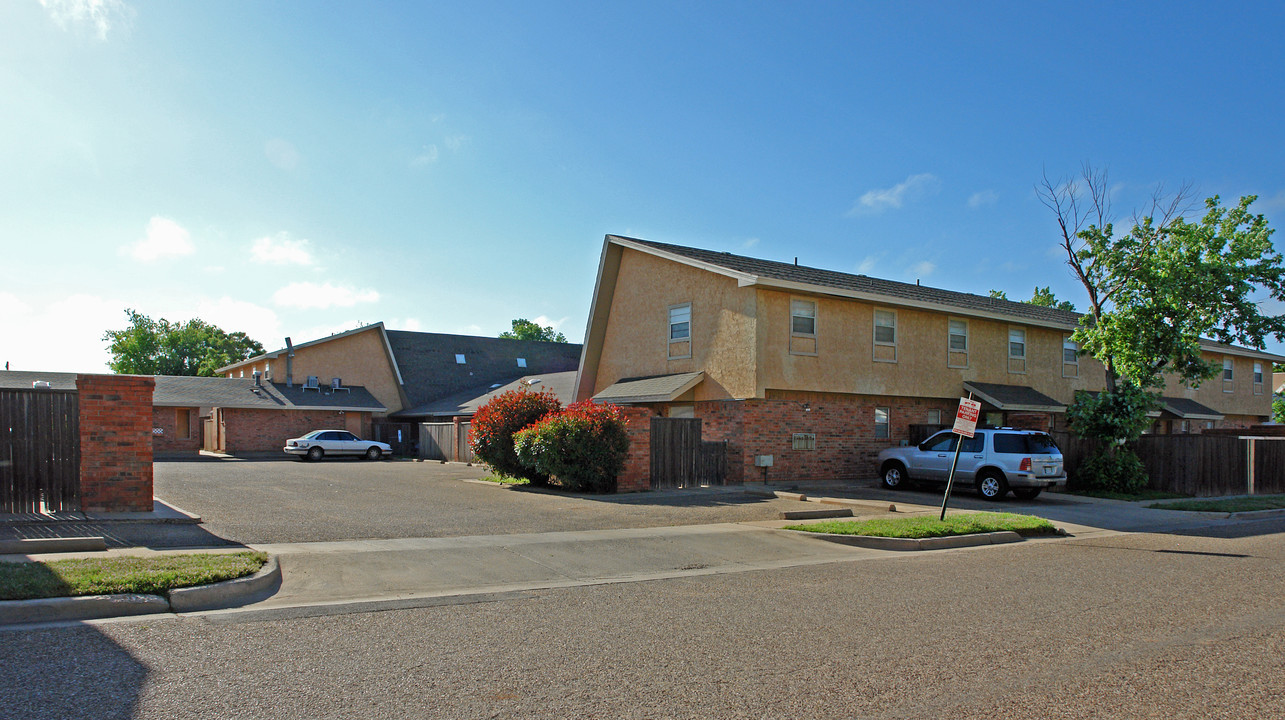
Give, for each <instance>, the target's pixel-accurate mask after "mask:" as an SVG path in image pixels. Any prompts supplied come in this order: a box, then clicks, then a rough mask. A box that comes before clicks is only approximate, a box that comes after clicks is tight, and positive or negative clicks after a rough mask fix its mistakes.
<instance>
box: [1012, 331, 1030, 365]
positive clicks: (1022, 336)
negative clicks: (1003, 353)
mask: <svg viewBox="0 0 1285 720" xmlns="http://www.w3.org/2000/svg"><path fill="white" fill-rule="evenodd" d="M1008 356H1009V357H1010V358H1012V359H1014V360H1018V359H1022V360H1024V359H1026V330H1024V329H1022V328H1009V330H1008Z"/></svg>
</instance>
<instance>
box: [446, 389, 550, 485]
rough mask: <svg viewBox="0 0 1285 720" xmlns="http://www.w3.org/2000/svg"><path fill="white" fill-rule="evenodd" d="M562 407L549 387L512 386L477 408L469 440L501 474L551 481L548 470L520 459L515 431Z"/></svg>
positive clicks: (482, 458)
mask: <svg viewBox="0 0 1285 720" xmlns="http://www.w3.org/2000/svg"><path fill="white" fill-rule="evenodd" d="M561 409H562V403H560V402H558V398H557V397H556V396H554V394H553V393H551V392H548V391H544V392H538V393H534V392H530V391H529V390H510V391H508V392H506V393H502V394H500V395H497V396H495V397H494V398H492V399H491V401H490V402H488V403H487V404H485V405H483V406H482V407H480V408H478V409H477V412H476V413H474V414H473V421H472V422H471V423H470V424H469V432H468V442H469V446H470V447H472V448H473V456H474V457H476V458H477V459H478V460H481V461H482V462H484V463H486V464H487V465H489V466H490V467H491V469H492V470H494V471H495V472H497V473H500V474H501V475H508V476H509V477H515V478H526V479H527V480H530V481H531V482H533V483H544V482H548V479H549V476H548V475H547V474H545V475H542V474H540V473H538V472H536V471H535V470H533V469H531V468H528V467H527V466H525V465H523V464H522V463H521V462H519V461H518V457H517V455H516V454H515V453H514V451H513V434H514V433H516V432H517V431H519V430H521V429H522V428H524V427H526V426H528V425H531V424H532V423H535V422H538V421H539V420H540V419H542V418H544V417H546V416H548V415H550V414H553V413H557V412H558V411H559V410H561Z"/></svg>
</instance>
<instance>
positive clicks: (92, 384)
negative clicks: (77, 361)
mask: <svg viewBox="0 0 1285 720" xmlns="http://www.w3.org/2000/svg"><path fill="white" fill-rule="evenodd" d="M155 386H156V381H155V380H153V379H152V378H150V377H139V376H135V375H77V376H76V389H77V391H78V394H79V404H80V507H81V510H83V511H86V512H127V511H136V512H150V511H151V510H152V389H153V388H154V387H155Z"/></svg>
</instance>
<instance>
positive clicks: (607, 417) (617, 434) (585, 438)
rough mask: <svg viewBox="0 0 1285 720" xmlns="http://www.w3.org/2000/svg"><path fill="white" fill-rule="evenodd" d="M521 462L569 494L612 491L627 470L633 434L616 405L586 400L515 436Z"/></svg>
mask: <svg viewBox="0 0 1285 720" xmlns="http://www.w3.org/2000/svg"><path fill="white" fill-rule="evenodd" d="M513 445H514V447H515V448H516V450H517V456H518V460H519V461H521V462H522V463H523V464H524V465H526V466H527V467H529V468H532V469H534V470H535V471H536V472H538V473H540V474H542V475H546V476H549V477H552V478H556V479H557V481H558V484H559V485H561V486H562V487H564V488H566V489H567V490H572V491H577V492H585V491H588V492H611V491H613V490H615V489H616V477H617V476H618V475H620V471H621V469H622V468H624V465H625V455H626V454H627V453H628V452H629V435H628V434H626V432H625V421H624V417H623V416H622V414H621V412H620V408H618V407H616V406H615V405H595V404H593V403H592V402H591V401H588V400H585V401H583V402H578V403H575V404H573V405H569V406H567V409H566V410H564V411H563V412H561V413H558V414H556V415H550V416H548V417H546V418H544V419H543V420H541V421H540V422H538V423H536V424H535V425H532V426H531V427H529V428H526V429H525V430H522V431H521V432H519V433H518V434H516V435H514V436H513Z"/></svg>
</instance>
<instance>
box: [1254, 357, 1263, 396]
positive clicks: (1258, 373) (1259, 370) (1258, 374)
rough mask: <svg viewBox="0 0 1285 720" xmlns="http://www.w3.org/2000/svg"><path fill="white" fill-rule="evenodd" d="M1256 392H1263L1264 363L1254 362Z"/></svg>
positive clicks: (1258, 393)
mask: <svg viewBox="0 0 1285 720" xmlns="http://www.w3.org/2000/svg"><path fill="white" fill-rule="evenodd" d="M1254 394H1255V395H1262V394H1263V363H1262V362H1256V363H1254Z"/></svg>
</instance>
